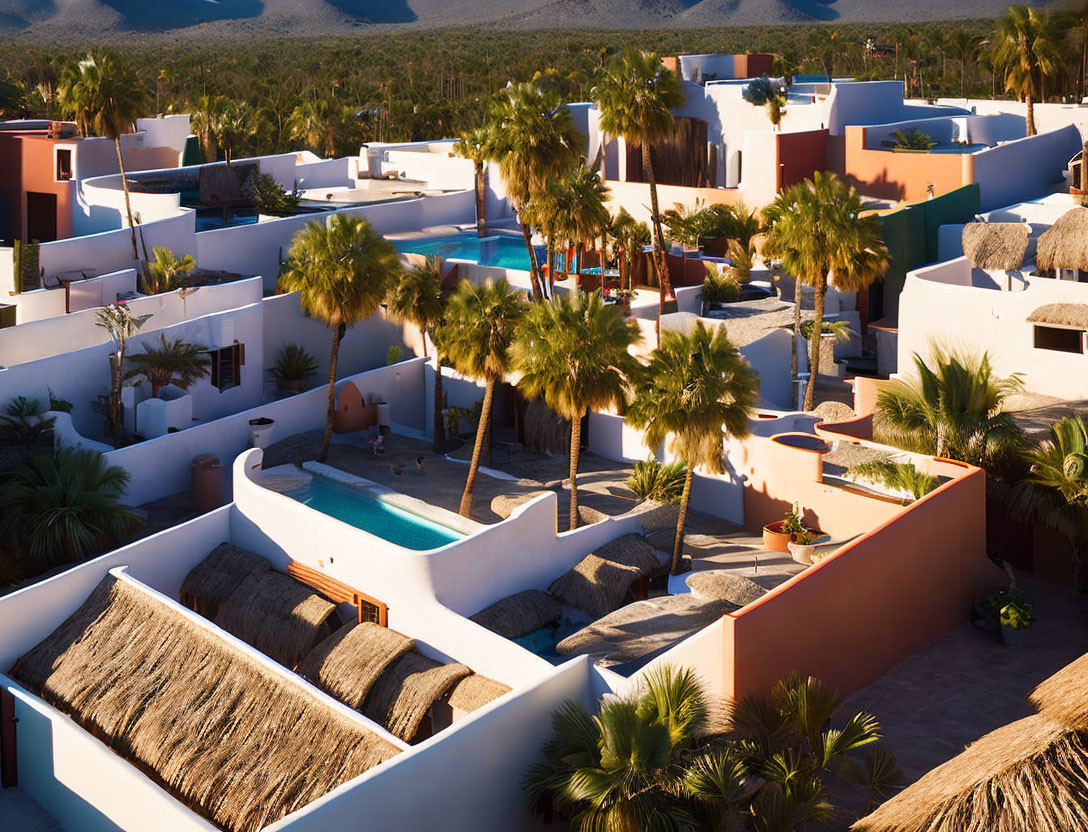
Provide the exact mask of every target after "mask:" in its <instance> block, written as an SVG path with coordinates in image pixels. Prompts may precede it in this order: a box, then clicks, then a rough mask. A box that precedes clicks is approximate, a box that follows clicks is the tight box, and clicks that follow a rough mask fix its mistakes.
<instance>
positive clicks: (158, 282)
mask: <svg viewBox="0 0 1088 832" xmlns="http://www.w3.org/2000/svg"><path fill="white" fill-rule="evenodd" d="M151 252H152V254H153V255H154V256H155V259H154V260H152V261H151V262H150V263H149V264H148V268H149V271H150V274H149V275H148V278H147V291H148V294H152V295H158V294H161V293H163V292H170V291H173V290H174V289H176V288H178V287H179V285H180V284H181V283H182V282H183V281H184V279H185V278H186V277H187V276H188V275H189V273H190V272H192V270H193V269H195V268H196V260H194V259H193V255H191V254H184V255H182V256H181V257H177V256H176V255H175V254H174V252H172V251H171V250H170V249H168V248H167V247H166V246H154V247H153V248H152V249H151Z"/></svg>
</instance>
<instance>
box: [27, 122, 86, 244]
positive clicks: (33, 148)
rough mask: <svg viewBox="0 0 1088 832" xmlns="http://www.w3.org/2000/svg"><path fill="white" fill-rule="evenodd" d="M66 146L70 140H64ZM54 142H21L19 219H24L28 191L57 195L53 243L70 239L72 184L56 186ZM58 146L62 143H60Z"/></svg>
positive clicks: (31, 139)
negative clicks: (21, 184)
mask: <svg viewBox="0 0 1088 832" xmlns="http://www.w3.org/2000/svg"><path fill="white" fill-rule="evenodd" d="M67 142H68V143H70V142H71V140H70V139H69V140H67ZM57 143H58V142H57V141H55V140H53V139H47V138H45V137H44V136H40V137H39V136H33V137H29V136H28V137H27V138H25V139H24V140H23V142H22V146H23V194H24V196H23V200H24V201H23V203H22V211H23V218H24V220H25V218H26V201H25V200H26V197H25V194H26V193H27V192H30V191H36V192H39V193H45V194H56V195H57V239H58V240H61V239H64V238H65V237H70V236H72V192H73V190H74V188H75V183H74V182H71V181H69V182H57V181H56V171H55V170H54V166H55V164H56V162H55V159H54V153H53V146H54V145H55V144H57ZM60 143H62V144H63V143H65V142H64V141H61V142H60Z"/></svg>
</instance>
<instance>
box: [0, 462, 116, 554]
mask: <svg viewBox="0 0 1088 832" xmlns="http://www.w3.org/2000/svg"><path fill="white" fill-rule="evenodd" d="M128 480H129V475H128V472H127V471H125V470H124V469H123V468H119V467H118V466H116V465H109V464H107V462H106V458H105V457H104V456H102V454H100V453H98V452H97V451H91V450H84V449H80V448H64V449H62V450H60V451H58V452H57V453H56V455H53V454H38V455H36V456H34V457H33V458H32V459H31V460H30V462H29V463H28V464H26V465H23V466H20V467H19V468H17V469H15V471H13V472H12V474H11V476H10V478H9V479H8V480H7V481H6V482H5V483H4V484H3V485H0V517H3V518H4V523H3V525H4V527H5V529H4V532H5V535H6V536H7V539H8V540H12V541H14V542H15V545H16V546H17V547H18V549H19V551H20V552H21V553H22V555H23V556H24V557H26V558H28V559H29V560H30V561H31V562H32V563H33V564H34V565H35V566H37V567H39V568H40V569H48V568H50V567H52V566H56V565H57V564H59V563H66V562H69V561H72V560H77V559H79V558H82V557H84V556H86V555H87V554H90V553H91V552H92V551H93V550H94V549H95V548H96V546H98V545H99V544H101V543H104V542H106V540H110V541H113V542H120V541H121V540H123V539H124V535H125V533H126V531H127V530H128V527H129V524H130V523H131V522H132V521H133V520H135V519H136V514H135V512H133V511H132V510H130V509H129V508H128V507H127V506H124V505H122V504H121V502H120V498H121V495H122V494H123V493H124V489H125V486H126V485H128Z"/></svg>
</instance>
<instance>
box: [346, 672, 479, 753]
mask: <svg viewBox="0 0 1088 832" xmlns="http://www.w3.org/2000/svg"><path fill="white" fill-rule="evenodd" d="M470 673H472V671H471V670H469V669H468V668H467V667H465V665H463V664H456V663H454V664H443V663H442V662H437V661H435V660H434V659H429V658H427V657H426V656H424V655H423V654H422V653H420V652H419V651H417V650H411V651H409V652H407V653H405V654H404V655H403V656H401V657H400V658H399V659H397V660H396V661H395V662H394V663H393V664H392V665H390V667H389V669H388V670H387V671H386V672H385V673H383V674H382V675H381V678H379V679H378V681H377V682H376V683H375V685H374V687H373V688H371V690H370V695H369V696H368V697H367V699H366V703H365V704H364V705H363V713H364V714H366V715H367V716H368V717H370V718H371V719H373V720H374V721H375V722H377V723H378V724H380V725H382V726H384V727H385V728H387V729H388V730H389V733H391V734H394V735H395V736H398V737H400V738H401V739H402V740H405V741H406V742H411V741H412V740H413V739H414V738H415V736H416V733H417V732H418V731H419V726H420V724H421V723H422V722H423V718H424V717H425V716H427V712H428V711H430V709H431V707H432V706H433V705H434V704H435V703H436V702H438V701H439V700H440V699H442V698H443V697H444V696H446V695H447V694H448V693H449V692H450V691H451V690H453V687H454V686H455V685H456V684H457V683H458V682H460V681H461V680H462V679H464V678H465V677H466V676H468V675H469V674H470Z"/></svg>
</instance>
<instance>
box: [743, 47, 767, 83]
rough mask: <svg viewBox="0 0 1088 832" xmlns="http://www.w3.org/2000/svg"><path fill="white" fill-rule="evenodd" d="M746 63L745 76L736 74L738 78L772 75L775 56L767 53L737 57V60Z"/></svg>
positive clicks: (753, 53) (752, 53)
mask: <svg viewBox="0 0 1088 832" xmlns="http://www.w3.org/2000/svg"><path fill="white" fill-rule="evenodd" d="M742 59H743V61H744V72H745V74H744V75H741V74H739V72H738V73H736V77H737V78H757V77H759V76H760V75H770V74H771V70H772V67H773V66H774V55H769V54H767V53H766V52H750V53H748V54H747V55H737V57H736V60H737V61H740V60H742Z"/></svg>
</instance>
